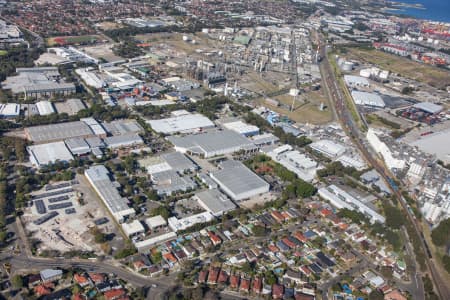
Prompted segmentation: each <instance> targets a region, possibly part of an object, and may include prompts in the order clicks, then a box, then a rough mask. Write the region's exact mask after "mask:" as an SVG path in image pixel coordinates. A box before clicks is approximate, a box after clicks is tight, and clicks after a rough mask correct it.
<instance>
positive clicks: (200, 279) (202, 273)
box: [198, 270, 208, 283]
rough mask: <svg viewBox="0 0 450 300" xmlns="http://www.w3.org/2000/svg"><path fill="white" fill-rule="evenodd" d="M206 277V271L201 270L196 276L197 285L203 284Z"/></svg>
mask: <svg viewBox="0 0 450 300" xmlns="http://www.w3.org/2000/svg"><path fill="white" fill-rule="evenodd" d="M207 276H208V271H206V270H201V271H200V273H199V274H198V283H205V282H206V277H207Z"/></svg>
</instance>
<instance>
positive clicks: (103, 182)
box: [84, 165, 136, 223]
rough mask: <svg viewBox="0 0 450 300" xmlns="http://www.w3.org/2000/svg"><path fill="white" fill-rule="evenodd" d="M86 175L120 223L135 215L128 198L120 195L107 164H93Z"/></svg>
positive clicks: (86, 171)
mask: <svg viewBox="0 0 450 300" xmlns="http://www.w3.org/2000/svg"><path fill="white" fill-rule="evenodd" d="M84 175H85V176H86V178H87V180H88V181H89V183H90V184H91V185H92V187H93V188H94V190H95V191H96V192H97V194H98V195H99V196H100V199H102V201H103V203H104V204H105V205H106V207H107V208H108V210H109V212H110V213H111V215H112V216H113V217H114V219H115V220H116V221H117V222H118V223H123V222H124V221H125V220H126V219H128V218H130V217H133V216H134V215H135V213H136V212H135V210H134V209H133V208H130V207H129V206H128V201H127V199H126V198H123V197H122V196H121V195H120V193H119V191H118V190H117V188H116V186H115V184H114V183H113V182H112V181H111V178H110V177H109V171H108V169H106V167H105V166H103V165H97V166H92V167H90V168H89V169H87V170H85V171H84Z"/></svg>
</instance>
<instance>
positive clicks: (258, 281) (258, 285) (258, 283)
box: [252, 277, 262, 294]
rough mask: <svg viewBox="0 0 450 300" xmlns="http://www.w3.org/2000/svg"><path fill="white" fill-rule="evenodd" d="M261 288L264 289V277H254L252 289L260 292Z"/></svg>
mask: <svg viewBox="0 0 450 300" xmlns="http://www.w3.org/2000/svg"><path fill="white" fill-rule="evenodd" d="M261 289H262V279H261V278H260V277H255V278H254V279H253V284H252V291H253V293H255V294H259V293H261Z"/></svg>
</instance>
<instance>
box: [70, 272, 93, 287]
mask: <svg viewBox="0 0 450 300" xmlns="http://www.w3.org/2000/svg"><path fill="white" fill-rule="evenodd" d="M73 280H74V281H75V282H76V283H77V284H78V285H79V286H81V287H85V286H87V285H89V284H91V282H90V281H89V278H87V276H86V275H83V274H79V273H75V275H73Z"/></svg>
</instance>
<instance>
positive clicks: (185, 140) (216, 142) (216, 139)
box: [167, 130, 255, 153]
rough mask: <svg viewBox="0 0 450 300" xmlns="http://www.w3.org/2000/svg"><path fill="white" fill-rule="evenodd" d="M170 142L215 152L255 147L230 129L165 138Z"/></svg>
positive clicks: (182, 146) (179, 145) (183, 146)
mask: <svg viewBox="0 0 450 300" xmlns="http://www.w3.org/2000/svg"><path fill="white" fill-rule="evenodd" d="M167 139H168V140H169V141H170V142H171V143H172V144H174V145H175V146H178V147H181V148H187V149H191V150H193V151H195V150H201V151H202V152H206V153H208V152H215V151H220V150H223V149H230V148H235V147H240V148H242V149H244V148H247V147H255V145H254V144H253V143H252V142H251V141H249V140H248V139H247V138H245V137H243V136H242V135H240V134H239V133H237V132H234V131H231V130H222V131H215V132H207V133H203V134H195V135H187V136H184V137H176V136H170V137H168V138H167Z"/></svg>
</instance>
